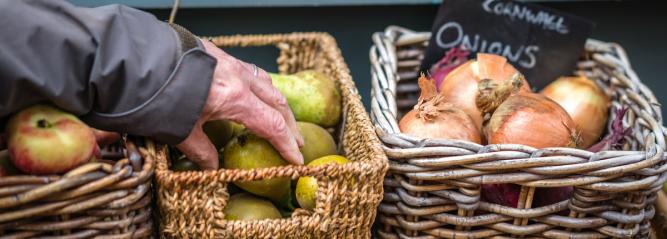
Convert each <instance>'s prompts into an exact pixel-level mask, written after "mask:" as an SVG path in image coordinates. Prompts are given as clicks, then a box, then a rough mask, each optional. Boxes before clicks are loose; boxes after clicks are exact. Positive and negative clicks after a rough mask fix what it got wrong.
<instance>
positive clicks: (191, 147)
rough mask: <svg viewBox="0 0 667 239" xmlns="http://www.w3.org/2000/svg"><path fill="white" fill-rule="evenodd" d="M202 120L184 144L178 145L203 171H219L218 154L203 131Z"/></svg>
mask: <svg viewBox="0 0 667 239" xmlns="http://www.w3.org/2000/svg"><path fill="white" fill-rule="evenodd" d="M202 124H203V123H201V119H200V120H199V121H197V123H196V124H195V127H194V128H193V129H192V131H191V132H190V135H188V137H187V138H185V140H183V142H181V143H180V144H178V145H176V148H178V150H180V151H181V152H182V153H183V154H185V156H186V157H187V158H188V159H189V160H190V161H192V162H194V163H196V164H197V165H199V167H200V168H201V169H203V170H217V169H218V167H219V165H218V164H219V163H218V152H217V150H216V149H215V146H213V143H211V141H210V140H209V139H208V137H207V136H206V134H205V133H204V131H203V130H202V127H201V126H202Z"/></svg>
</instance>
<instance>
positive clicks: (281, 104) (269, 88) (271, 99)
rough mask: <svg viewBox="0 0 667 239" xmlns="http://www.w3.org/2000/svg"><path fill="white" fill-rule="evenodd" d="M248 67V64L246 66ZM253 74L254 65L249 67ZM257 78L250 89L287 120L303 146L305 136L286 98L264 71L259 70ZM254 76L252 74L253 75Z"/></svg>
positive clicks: (299, 143) (298, 142)
mask: <svg viewBox="0 0 667 239" xmlns="http://www.w3.org/2000/svg"><path fill="white" fill-rule="evenodd" d="M244 64H245V63H244ZM245 65H248V64H245ZM249 67H250V68H251V69H250V70H251V72H252V65H250V66H249ZM257 71H258V72H257V77H256V79H255V81H253V82H250V89H251V90H252V91H253V93H255V95H257V97H258V98H259V99H260V100H262V101H263V102H264V103H266V104H267V105H269V106H271V107H273V108H274V109H276V110H278V112H280V114H281V115H282V116H283V118H284V119H285V123H286V124H287V127H288V128H289V129H290V131H292V135H294V137H295V139H296V141H297V144H298V145H299V147H301V146H303V136H301V133H299V128H297V126H296V120H295V119H294V114H293V113H292V109H290V107H289V105H288V104H287V99H286V98H285V96H284V95H283V94H282V93H280V91H278V89H276V88H275V87H273V84H272V83H271V77H270V76H269V74H267V73H266V72H265V71H264V70H262V69H259V68H257ZM251 74H252V73H251Z"/></svg>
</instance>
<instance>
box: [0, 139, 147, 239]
mask: <svg viewBox="0 0 667 239" xmlns="http://www.w3.org/2000/svg"><path fill="white" fill-rule="evenodd" d="M126 145H127V147H120V146H116V147H113V148H108V149H105V150H103V151H102V156H103V159H102V160H99V161H97V162H91V163H87V164H84V165H82V166H80V167H78V168H76V169H73V170H71V171H69V172H68V173H67V174H65V175H62V176H32V175H22V176H8V177H0V238H93V237H94V238H149V237H151V235H152V234H153V230H154V229H153V222H152V219H151V218H152V211H151V198H152V196H153V195H152V194H153V192H152V190H151V183H152V182H151V179H152V176H153V172H154V157H153V156H152V155H154V154H155V150H154V147H153V146H152V143H151V142H147V146H146V147H139V148H138V149H137V147H136V146H135V145H134V144H133V143H131V142H129V141H128V143H127V144H126Z"/></svg>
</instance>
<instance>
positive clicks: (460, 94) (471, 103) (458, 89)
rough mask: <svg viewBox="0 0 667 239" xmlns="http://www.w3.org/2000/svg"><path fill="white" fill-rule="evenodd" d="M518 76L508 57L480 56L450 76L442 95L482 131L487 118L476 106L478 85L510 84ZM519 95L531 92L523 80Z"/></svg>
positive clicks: (441, 92) (444, 85)
mask: <svg viewBox="0 0 667 239" xmlns="http://www.w3.org/2000/svg"><path fill="white" fill-rule="evenodd" d="M518 73H519V72H518V71H517V70H516V68H514V67H513V66H512V65H511V64H509V63H508V62H507V59H506V58H505V57H502V56H498V55H493V54H482V53H480V54H477V59H476V60H470V61H468V62H466V63H465V64H463V65H461V66H459V67H457V68H456V69H454V70H453V71H452V72H449V74H448V75H447V77H445V79H444V80H443V81H442V84H441V85H440V88H439V91H440V94H441V95H442V96H443V97H444V98H445V101H446V102H449V103H451V104H453V105H454V106H456V107H458V108H459V109H461V110H463V112H465V113H466V114H468V115H469V116H470V118H471V119H472V120H473V121H474V123H475V125H476V126H477V128H478V129H480V130H481V128H482V123H483V121H484V116H483V115H482V112H481V111H480V110H479V109H478V108H477V103H476V101H477V95H478V92H479V82H480V81H481V80H484V79H489V80H491V81H492V82H493V83H496V84H498V85H500V84H502V83H503V82H504V81H507V80H511V79H512V77H513V76H514V75H516V74H518ZM519 92H525V93H528V92H531V90H530V86H529V84H528V82H527V81H525V80H523V84H522V86H521V88H520V89H519Z"/></svg>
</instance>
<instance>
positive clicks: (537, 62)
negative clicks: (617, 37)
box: [421, 0, 594, 89]
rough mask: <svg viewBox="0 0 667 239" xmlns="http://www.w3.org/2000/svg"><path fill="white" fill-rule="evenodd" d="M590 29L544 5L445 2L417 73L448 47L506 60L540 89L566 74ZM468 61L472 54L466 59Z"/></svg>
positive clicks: (503, 1) (491, 0) (463, 0)
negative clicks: (502, 57)
mask: <svg viewBox="0 0 667 239" xmlns="http://www.w3.org/2000/svg"><path fill="white" fill-rule="evenodd" d="M593 26H594V24H593V23H592V22H591V21H588V20H585V19H582V18H579V17H576V16H573V15H570V14H566V13H563V12H560V11H556V10H553V9H549V8H546V7H543V6H539V5H535V4H528V3H519V2H514V1H510V0H481V1H480V0H444V1H443V3H442V5H441V6H440V9H439V10H438V14H437V16H436V18H435V22H434V23H433V29H432V33H433V34H432V36H431V40H430V42H429V47H428V51H427V52H426V55H425V58H424V61H423V62H422V65H421V66H422V67H421V68H422V70H423V71H425V70H427V69H429V68H430V66H431V65H432V64H433V63H435V62H437V61H438V60H439V59H440V58H442V57H443V55H444V54H445V52H446V51H448V50H449V49H451V48H453V47H463V48H464V49H467V50H469V51H471V52H472V53H493V54H498V55H502V56H504V57H506V58H507V59H508V61H509V62H510V63H511V64H512V65H513V66H514V67H516V68H517V69H518V70H519V71H520V72H521V73H523V74H524V75H525V76H526V79H527V80H528V81H529V83H530V84H531V86H532V87H533V88H536V89H541V88H543V87H544V86H546V85H547V84H549V83H550V82H551V81H553V80H555V79H556V78H558V77H559V76H562V75H571V74H572V71H573V69H574V67H575V65H576V62H577V59H578V58H579V57H580V54H581V52H582V50H583V47H584V44H585V42H586V39H587V38H588V36H589V35H590V34H591V31H592V30H593ZM471 56H472V57H474V56H475V54H471Z"/></svg>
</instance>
